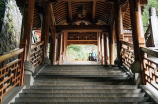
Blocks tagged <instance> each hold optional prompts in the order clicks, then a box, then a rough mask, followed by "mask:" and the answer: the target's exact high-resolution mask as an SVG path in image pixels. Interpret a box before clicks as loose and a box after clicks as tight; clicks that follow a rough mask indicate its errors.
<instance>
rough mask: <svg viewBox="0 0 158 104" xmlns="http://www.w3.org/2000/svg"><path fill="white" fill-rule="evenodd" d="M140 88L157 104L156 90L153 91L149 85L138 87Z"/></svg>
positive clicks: (157, 93)
mask: <svg viewBox="0 0 158 104" xmlns="http://www.w3.org/2000/svg"><path fill="white" fill-rule="evenodd" d="M140 86H141V88H143V90H145V92H146V93H147V94H148V95H149V96H150V97H152V99H153V100H154V101H156V102H157V103H156V104H158V90H157V89H155V88H154V87H153V86H151V85H150V84H148V85H140Z"/></svg>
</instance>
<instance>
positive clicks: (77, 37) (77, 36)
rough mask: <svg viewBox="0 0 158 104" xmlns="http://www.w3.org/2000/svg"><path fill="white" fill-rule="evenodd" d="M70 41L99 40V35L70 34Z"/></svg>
mask: <svg viewBox="0 0 158 104" xmlns="http://www.w3.org/2000/svg"><path fill="white" fill-rule="evenodd" d="M68 40H97V34H69V35H68Z"/></svg>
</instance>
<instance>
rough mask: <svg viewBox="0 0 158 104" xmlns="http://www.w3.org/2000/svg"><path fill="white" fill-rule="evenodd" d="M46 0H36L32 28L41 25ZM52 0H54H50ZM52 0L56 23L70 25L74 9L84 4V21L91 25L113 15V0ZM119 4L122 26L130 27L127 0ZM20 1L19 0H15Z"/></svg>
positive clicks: (72, 21) (74, 19)
mask: <svg viewBox="0 0 158 104" xmlns="http://www.w3.org/2000/svg"><path fill="white" fill-rule="evenodd" d="M46 1H47V0H36V5H35V11H34V21H33V27H34V29H38V28H40V27H41V20H40V16H39V13H38V12H39V8H37V5H38V6H40V7H41V8H42V9H43V11H45V5H46ZM51 1H54V0H51ZM56 1H57V2H52V7H53V10H54V18H55V24H56V25H72V23H74V22H75V21H77V19H78V18H77V14H76V11H77V9H78V7H79V6H81V5H84V6H85V7H86V10H87V13H86V15H87V16H86V18H85V21H88V22H90V23H92V24H93V25H109V23H111V22H110V21H111V18H112V16H113V15H114V12H113V3H114V0H56ZM117 1H118V2H119V5H120V6H121V9H122V13H123V27H124V29H130V28H131V21H130V8H129V3H128V0H117ZM17 2H20V0H17ZM140 3H141V4H146V3H147V0H140Z"/></svg>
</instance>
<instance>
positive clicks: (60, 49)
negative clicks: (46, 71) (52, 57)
mask: <svg viewBox="0 0 158 104" xmlns="http://www.w3.org/2000/svg"><path fill="white" fill-rule="evenodd" d="M58 49H59V51H58V52H59V53H58V54H59V58H58V59H59V65H60V64H61V51H62V34H61V33H60V34H59V48H58Z"/></svg>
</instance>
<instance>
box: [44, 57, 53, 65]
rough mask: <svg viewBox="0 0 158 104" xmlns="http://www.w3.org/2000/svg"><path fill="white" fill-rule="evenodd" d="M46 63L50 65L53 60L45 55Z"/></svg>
mask: <svg viewBox="0 0 158 104" xmlns="http://www.w3.org/2000/svg"><path fill="white" fill-rule="evenodd" d="M44 64H46V65H50V64H51V61H50V59H49V58H48V57H44Z"/></svg>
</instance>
